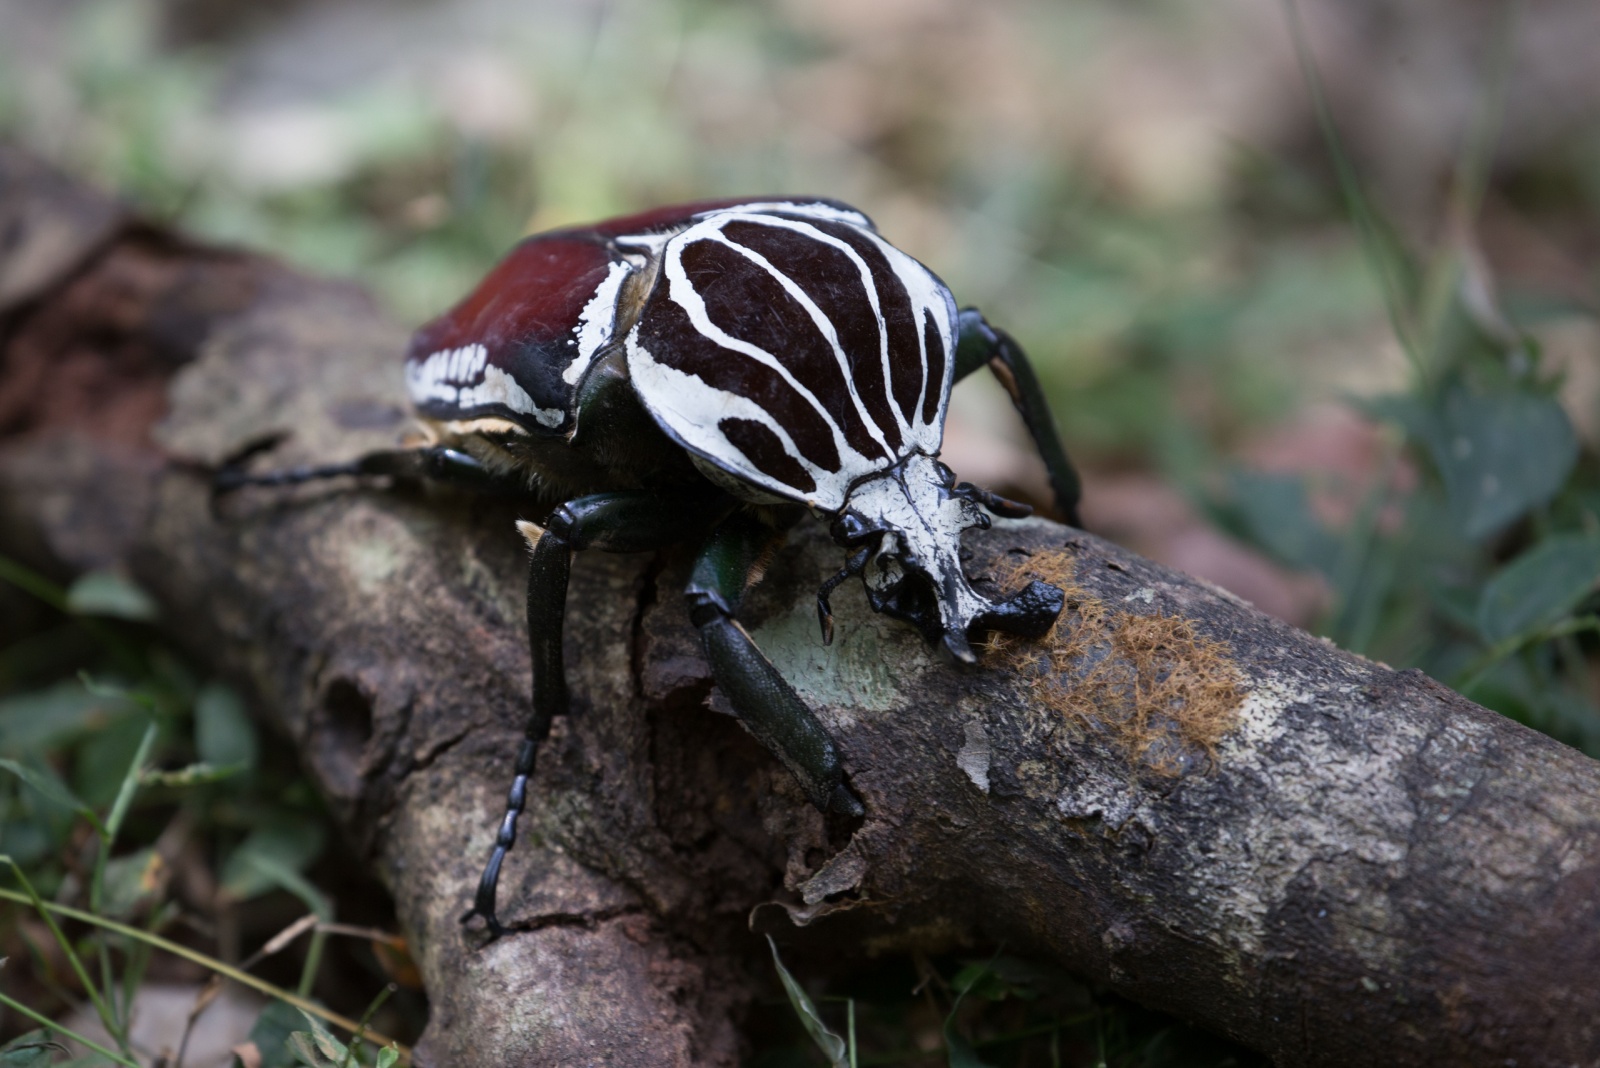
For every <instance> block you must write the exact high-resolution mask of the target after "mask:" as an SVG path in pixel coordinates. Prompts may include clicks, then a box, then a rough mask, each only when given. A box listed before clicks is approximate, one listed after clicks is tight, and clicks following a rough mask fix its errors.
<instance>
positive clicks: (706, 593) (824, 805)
mask: <svg viewBox="0 0 1600 1068" xmlns="http://www.w3.org/2000/svg"><path fill="white" fill-rule="evenodd" d="M779 537H781V534H780V533H779V532H777V531H774V530H773V529H772V528H771V527H768V526H766V525H765V524H763V523H761V522H760V521H759V520H757V519H756V518H755V517H754V516H752V515H750V514H749V513H747V512H744V513H739V514H737V515H735V516H733V517H732V518H731V519H729V520H728V521H727V522H725V523H723V524H722V525H721V526H720V527H718V528H717V529H716V531H714V532H713V533H712V535H711V537H710V538H709V539H708V540H707V542H706V544H705V547H704V548H703V549H701V551H700V556H699V558H698V559H697V560H696V561H695V565H694V570H693V572H692V573H691V574H690V577H689V584H688V586H687V587H686V588H685V590H684V595H685V596H686V597H687V598H688V602H689V618H690V620H691V621H693V623H694V625H695V627H696V628H697V629H698V630H699V631H700V640H701V643H702V644H703V645H704V647H705V651H706V658H707V659H708V660H710V661H711V673H712V676H713V677H714V678H715V679H716V681H717V685H718V686H719V687H721V689H722V692H723V693H724V694H725V695H726V696H727V698H728V701H729V703H730V704H732V705H733V708H734V711H735V712H736V713H737V714H738V717H739V721H740V722H741V723H743V724H744V726H745V728H746V729H747V730H748V731H749V732H750V733H751V734H753V735H754V736H755V738H756V740H757V741H759V742H760V743H761V744H762V745H763V746H765V747H766V748H767V749H768V751H770V752H771V753H772V754H773V755H774V756H776V757H777V758H778V759H779V760H780V761H781V762H782V763H783V765H784V766H785V767H786V768H788V769H789V771H790V772H791V773H793V775H794V777H795V779H796V780H798V781H799V783H800V786H801V787H802V788H803V789H804V790H805V792H806V796H807V797H808V798H809V799H810V801H811V803H812V804H814V805H816V806H817V808H819V809H820V810H822V811H823V812H828V811H833V812H837V813H839V814H841V815H846V816H859V815H861V814H862V812H863V811H864V810H863V808H862V806H861V802H860V800H859V799H858V798H857V797H856V795H855V794H854V793H852V792H851V791H850V788H849V787H848V786H846V785H845V783H844V768H843V766H842V765H841V764H840V762H839V754H838V750H837V748H836V747H835V746H834V744H833V738H832V737H831V736H830V735H829V734H828V731H827V728H825V727H824V726H823V725H822V723H821V721H820V720H818V719H817V717H816V715H815V714H814V713H813V712H812V711H811V709H809V708H807V707H806V704H805V702H804V701H802V700H801V699H800V695H799V694H797V693H795V692H794V687H793V686H790V685H789V683H788V682H787V681H786V680H785V679H784V677H783V676H782V675H780V674H779V673H778V669H777V668H775V667H773V666H772V661H770V660H768V659H767V657H766V655H765V654H764V653H762V652H761V650H760V649H759V648H757V647H756V643H755V642H754V641H753V640H752V639H751V637H750V635H749V633H747V632H746V631H745V629H744V628H743V627H741V626H740V625H739V622H738V620H737V619H736V618H735V617H736V615H737V613H738V610H739V603H740V601H741V600H742V599H743V597H744V591H745V589H746V588H747V587H748V586H749V585H751V579H752V576H754V575H756V574H757V573H759V571H760V569H761V567H762V566H763V565H764V563H765V558H766V556H767V555H768V552H769V550H770V549H771V547H772V544H773V542H774V541H775V540H776V539H778V538H779Z"/></svg>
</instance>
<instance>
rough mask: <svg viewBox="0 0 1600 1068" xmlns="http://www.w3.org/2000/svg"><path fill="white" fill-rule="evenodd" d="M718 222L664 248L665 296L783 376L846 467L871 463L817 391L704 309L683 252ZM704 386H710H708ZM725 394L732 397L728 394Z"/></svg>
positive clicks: (709, 334)
mask: <svg viewBox="0 0 1600 1068" xmlns="http://www.w3.org/2000/svg"><path fill="white" fill-rule="evenodd" d="M718 222H719V220H718V219H709V220H707V221H705V222H701V223H697V224H695V225H694V226H691V227H690V228H689V229H687V230H685V231H684V232H683V233H681V234H679V235H678V236H677V238H675V239H674V240H673V244H672V245H669V246H668V247H667V250H666V253H665V263H664V269H665V271H666V275H667V282H668V286H667V297H668V299H670V300H671V301H673V303H675V304H677V305H678V307H680V308H682V309H683V311H684V313H685V314H686V315H688V317H689V324H690V325H691V326H693V327H694V329H695V330H696V331H698V332H699V333H700V334H701V336H703V337H705V338H708V339H709V340H711V341H714V342H716V343H717V344H718V345H720V346H722V347H723V348H725V349H730V350H732V351H733V352H737V353H740V354H742V355H744V356H748V357H749V358H750V359H752V360H754V361H755V362H756V363H759V364H761V365H762V366H763V367H766V368H767V369H769V370H771V371H774V372H776V373H777V375H778V377H779V378H782V379H783V381H784V382H785V383H786V384H787V385H788V386H789V388H791V389H793V390H794V391H795V392H796V393H798V394H799V395H800V396H801V397H802V398H803V399H804V400H805V401H806V403H808V404H810V405H811V407H812V408H814V409H815V410H816V412H817V416H818V417H819V418H820V419H821V420H822V421H823V422H824V423H826V424H827V426H828V429H830V430H831V431H833V443H834V448H835V449H837V450H838V452H839V456H840V461H841V463H842V464H843V465H844V466H845V467H857V466H860V465H863V464H864V465H869V466H870V464H871V461H869V460H868V459H867V458H866V457H865V456H862V455H861V454H860V453H858V452H856V450H855V449H854V448H852V447H851V446H850V443H849V442H848V441H846V440H845V436H844V431H843V430H842V429H840V427H839V424H838V423H835V422H834V421H833V418H832V417H831V416H829V415H828V410H827V409H826V408H824V407H823V406H822V402H821V401H820V400H818V399H817V397H816V394H814V393H812V392H811V391H810V390H809V389H807V388H806V387H805V386H803V385H801V384H800V381H799V379H797V378H795V376H794V373H793V372H791V371H790V370H789V369H788V368H787V367H785V366H784V365H783V362H782V361H781V360H779V359H778V358H777V357H776V356H774V355H773V354H772V353H770V352H768V351H767V350H766V349H763V348H761V347H760V346H759V345H752V344H751V343H750V342H748V341H744V340H742V339H740V338H736V337H734V336H733V335H732V334H730V333H728V332H727V331H726V330H723V329H722V328H721V327H719V326H717V325H716V324H715V323H713V322H712V321H711V316H710V314H709V313H707V311H706V302H705V298H704V297H702V296H701V295H700V291H699V290H697V289H695V287H694V283H692V282H690V281H689V274H688V272H687V271H685V270H684V267H683V251H684V249H685V248H687V247H688V246H689V245H691V244H693V243H694V242H696V241H699V240H702V239H704V238H707V237H713V236H714V235H715V234H716V230H717V224H718ZM702 230H705V231H706V233H704V234H702V233H701V232H700V231H702ZM706 388H711V387H709V386H708V387H706ZM717 392H719V393H724V392H726V391H724V390H718V391H717ZM727 395H728V396H734V394H731V393H730V394H727ZM851 457H854V458H855V460H856V461H857V463H851V462H850V458H851Z"/></svg>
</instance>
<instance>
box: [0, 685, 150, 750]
mask: <svg viewBox="0 0 1600 1068" xmlns="http://www.w3.org/2000/svg"><path fill="white" fill-rule="evenodd" d="M134 709H135V706H134V705H132V704H131V703H129V702H127V701H124V700H122V699H120V698H111V699H107V698H105V697H100V696H97V695H95V694H92V693H88V692H87V691H85V690H84V688H83V686H82V685H81V684H79V683H78V682H77V681H70V682H60V683H57V684H56V685H54V686H49V687H46V688H44V689H40V690H33V691H31V692H29V693H21V694H17V695H16V696H14V697H8V698H6V699H5V700H3V701H0V753H6V754H8V755H20V754H24V753H33V754H37V753H41V752H44V751H46V750H50V749H55V748H57V747H58V746H61V745H64V744H66V743H69V742H71V741H73V740H75V739H76V738H77V737H78V736H79V735H82V734H84V733H86V732H88V731H91V730H94V729H95V728H97V727H101V726H104V725H105V724H106V723H107V721H109V720H111V719H120V718H122V717H123V716H126V715H128V714H129V713H130V712H132V711H134Z"/></svg>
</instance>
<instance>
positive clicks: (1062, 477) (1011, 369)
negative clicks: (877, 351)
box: [955, 308, 1083, 527]
mask: <svg viewBox="0 0 1600 1068" xmlns="http://www.w3.org/2000/svg"><path fill="white" fill-rule="evenodd" d="M960 331H961V333H960V337H959V338H958V339H957V341H956V368H955V378H956V381H958V382H959V381H961V379H963V378H965V377H967V375H969V374H971V373H972V372H974V371H976V370H977V369H978V368H980V367H983V366H984V365H988V367H989V369H990V370H991V371H993V372H994V376H995V378H997V379H999V380H1000V384H1001V385H1002V386H1004V387H1005V391H1006V393H1007V394H1009V395H1010V397H1011V403H1012V405H1013V406H1015V408H1016V409H1017V412H1018V414H1020V415H1021V416H1022V421H1023V423H1024V424H1026V425H1027V428H1028V434H1029V435H1030V436H1031V437H1032V438H1033V444H1034V447H1035V448H1036V449H1038V450H1039V455H1040V456H1041V457H1042V458H1043V459H1044V466H1045V469H1046V470H1047V471H1048V472H1049V475H1050V489H1051V492H1052V493H1054V495H1055V499H1056V510H1057V511H1058V512H1060V513H1061V518H1062V519H1065V520H1066V521H1067V522H1068V523H1070V524H1072V525H1073V526H1075V527H1078V526H1082V525H1083V522H1082V520H1080V519H1079V518H1078V499H1079V497H1080V496H1082V487H1081V486H1080V485H1079V482H1078V472H1077V471H1076V470H1075V469H1074V468H1073V466H1072V461H1071V460H1069V459H1067V450H1066V449H1064V448H1062V446H1061V438H1060V436H1058V435H1057V434H1056V425H1055V420H1053V419H1052V418H1051V417H1050V406H1049V405H1048V404H1046V403H1045V399H1044V390H1043V389H1042V388H1040V386H1039V379H1038V376H1036V375H1035V374H1034V373H1033V365H1032V364H1030V363H1029V362H1028V357H1027V355H1026V354H1025V353H1024V352H1023V351H1022V346H1021V345H1018V344H1017V343H1016V341H1015V340H1014V339H1013V338H1012V337H1011V335H1010V334H1008V333H1006V332H1005V331H1004V330H1001V329H1000V328H999V327H997V326H991V325H990V324H989V321H988V320H987V319H985V318H984V317H983V313H982V312H980V311H978V309H977V308H963V309H961V314H960Z"/></svg>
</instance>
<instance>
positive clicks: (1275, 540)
mask: <svg viewBox="0 0 1600 1068" xmlns="http://www.w3.org/2000/svg"><path fill="white" fill-rule="evenodd" d="M1228 482H1229V488H1230V489H1231V490H1232V507H1231V512H1232V514H1231V516H1229V518H1230V519H1231V520H1232V523H1230V525H1231V526H1233V527H1235V529H1236V531H1237V533H1239V534H1241V535H1243V536H1244V537H1246V538H1248V539H1249V540H1250V541H1252V542H1254V543H1255V544H1257V545H1259V546H1260V547H1261V548H1263V549H1265V550H1266V551H1267V552H1269V553H1271V554H1272V555H1273V556H1274V557H1276V558H1277V559H1278V560H1280V561H1282V562H1283V563H1285V564H1288V565H1289V566H1290V567H1296V568H1310V569H1312V570H1315V571H1320V572H1321V573H1323V574H1325V575H1331V574H1332V573H1333V572H1334V570H1335V567H1336V564H1337V562H1338V559H1339V540H1338V539H1337V538H1335V537H1334V536H1333V535H1332V534H1330V533H1329V532H1328V530H1327V528H1326V527H1324V526H1323V525H1322V523H1321V522H1320V521H1319V520H1318V519H1317V517H1316V515H1315V514H1314V513H1313V512H1312V510H1311V502H1310V500H1309V499H1308V498H1307V496H1306V484H1305V480H1304V479H1302V478H1300V477H1299V476H1297V475H1278V474H1269V473H1266V472H1260V471H1244V470H1235V471H1231V472H1229V475H1228Z"/></svg>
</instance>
